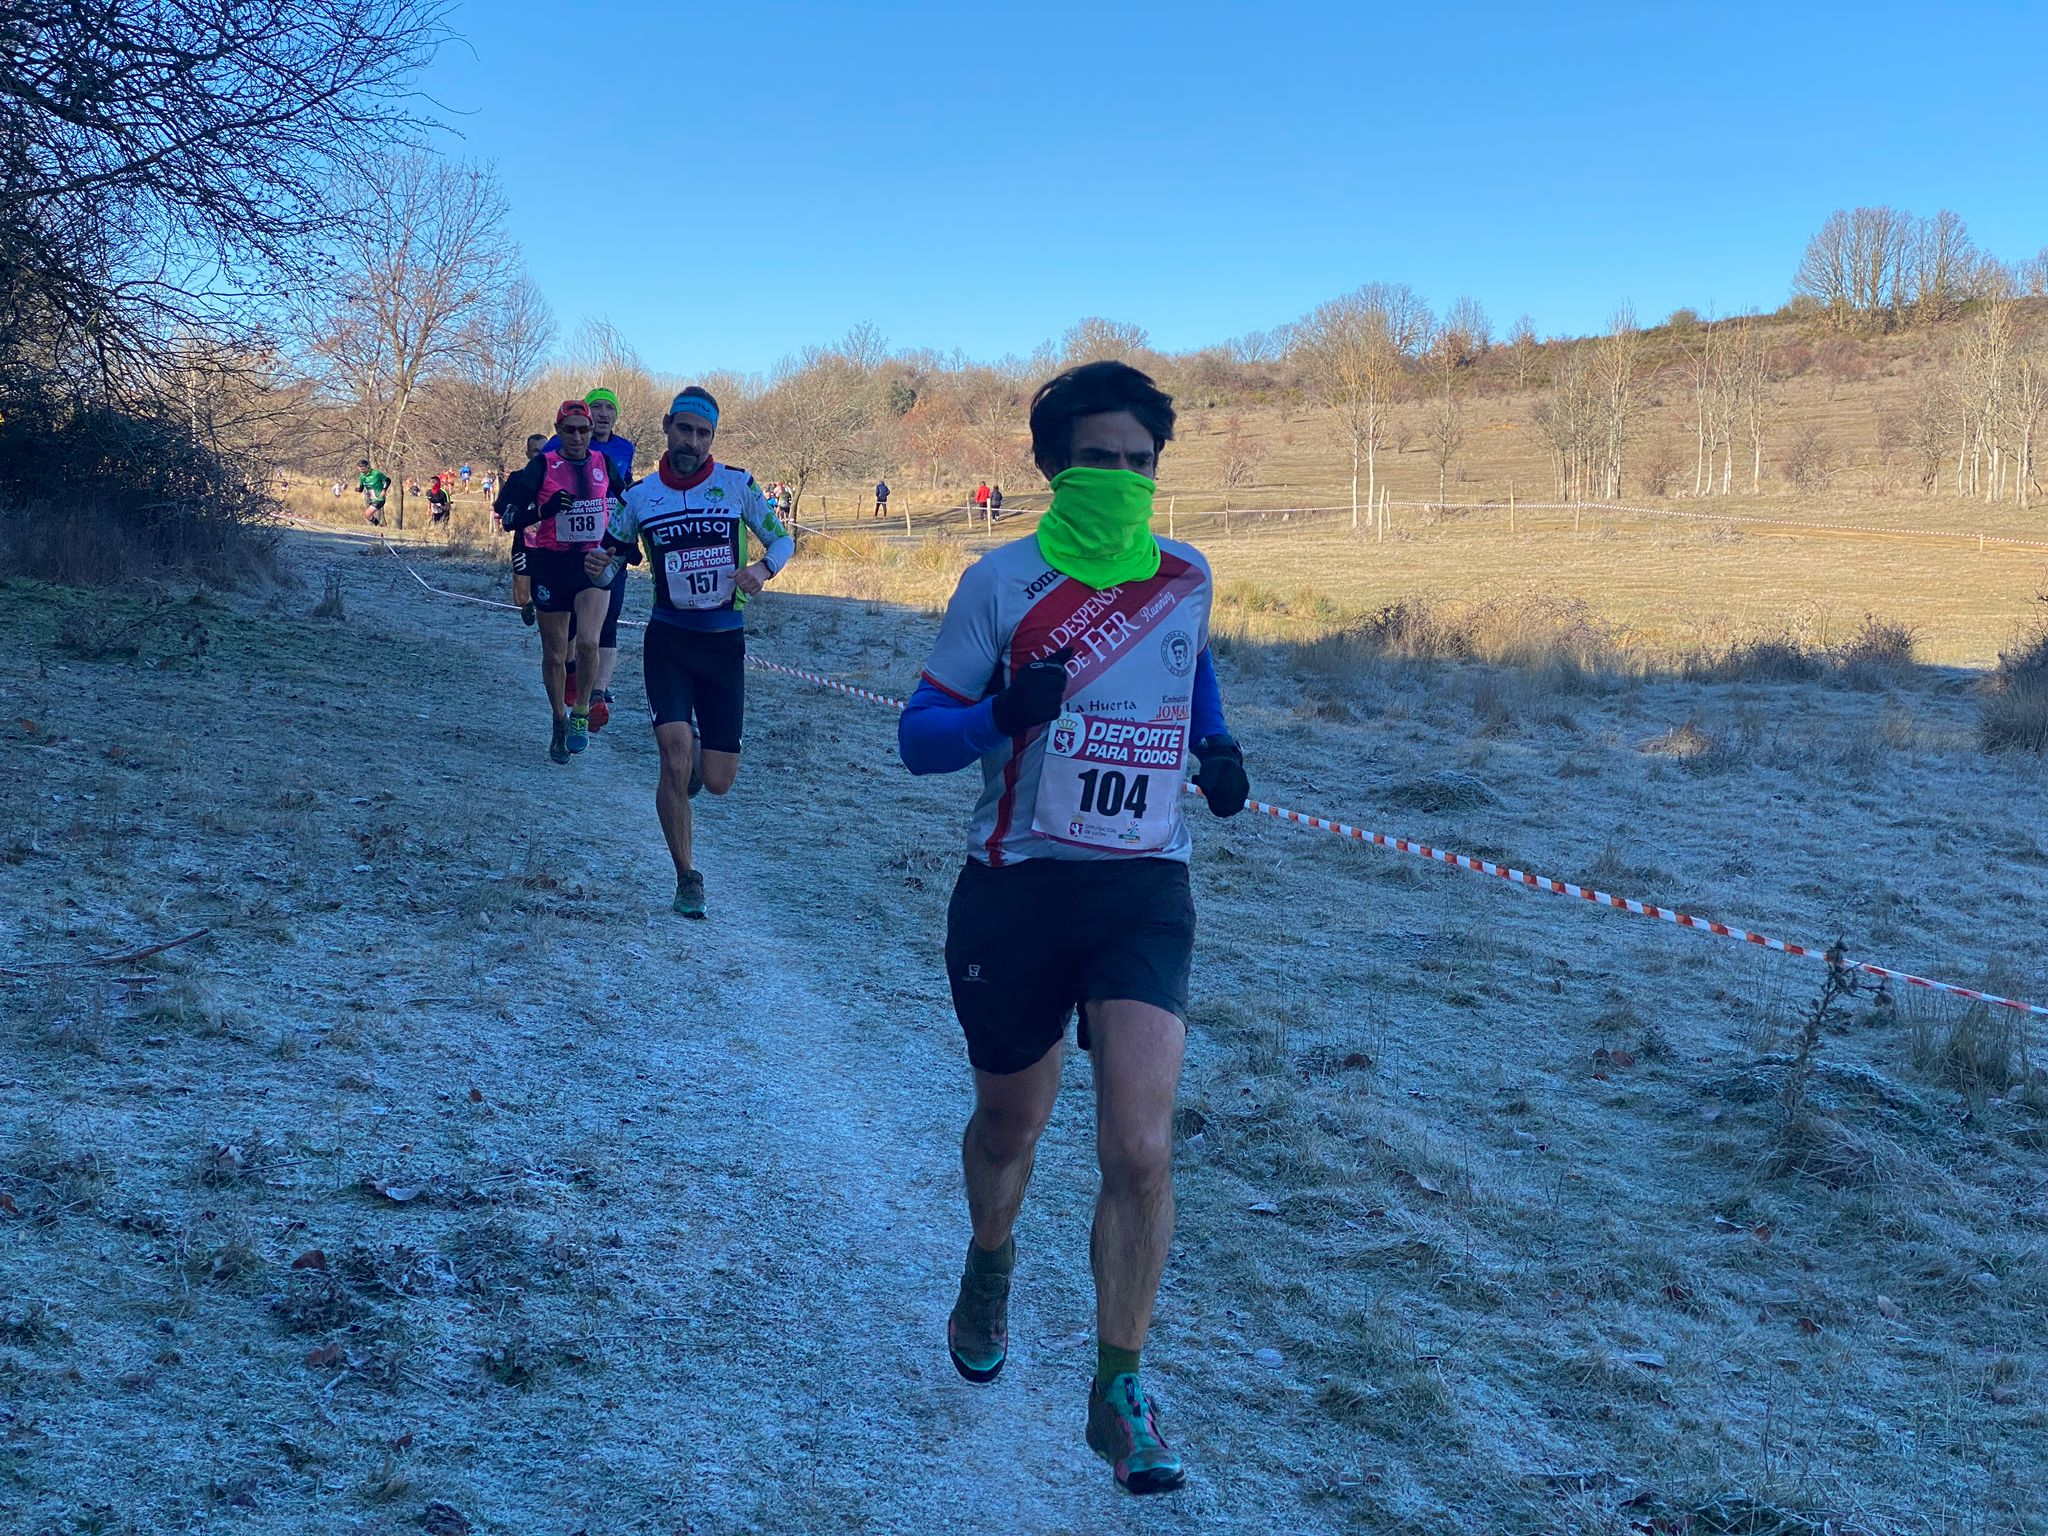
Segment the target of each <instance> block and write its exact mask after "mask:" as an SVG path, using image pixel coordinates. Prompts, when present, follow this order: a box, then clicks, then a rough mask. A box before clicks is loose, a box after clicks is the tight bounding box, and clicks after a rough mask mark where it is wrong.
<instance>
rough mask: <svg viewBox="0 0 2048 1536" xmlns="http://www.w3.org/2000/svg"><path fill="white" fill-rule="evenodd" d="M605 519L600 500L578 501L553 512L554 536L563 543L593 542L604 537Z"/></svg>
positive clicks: (602, 504)
mask: <svg viewBox="0 0 2048 1536" xmlns="http://www.w3.org/2000/svg"><path fill="white" fill-rule="evenodd" d="M605 521H606V519H605V508H604V503H603V502H602V501H579V502H577V503H576V504H575V505H574V506H573V507H570V508H569V509H568V510H567V511H565V512H557V513H556V514H555V538H556V540H557V542H559V543H563V544H595V543H596V542H597V541H598V540H599V539H601V538H603V537H604V530H605Z"/></svg>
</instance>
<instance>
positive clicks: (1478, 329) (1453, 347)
mask: <svg viewBox="0 0 2048 1536" xmlns="http://www.w3.org/2000/svg"><path fill="white" fill-rule="evenodd" d="M1436 344H1437V346H1438V347H1439V348H1440V349H1442V350H1443V351H1445V352H1446V353H1448V355H1449V356H1450V358H1451V361H1452V364H1453V366H1455V367H1459V368H1469V367H1471V366H1472V365H1473V364H1474V363H1476V362H1478V361H1479V359H1481V358H1482V357H1484V356H1486V354H1487V352H1488V350H1489V349H1491V348H1492V346H1493V322H1492V321H1490V320H1488V319H1487V318H1486V311H1485V309H1484V308H1483V307H1481V305H1480V303H1479V301H1478V300H1477V299H1475V298H1472V297H1470V296H1469V295H1466V296H1461V297H1460V298H1459V299H1458V300H1457V302H1456V303H1454V304H1452V305H1451V307H1450V308H1449V309H1448V310H1446V311H1445V312H1444V318H1443V323H1442V324H1441V325H1439V326H1438V327H1437V337H1436Z"/></svg>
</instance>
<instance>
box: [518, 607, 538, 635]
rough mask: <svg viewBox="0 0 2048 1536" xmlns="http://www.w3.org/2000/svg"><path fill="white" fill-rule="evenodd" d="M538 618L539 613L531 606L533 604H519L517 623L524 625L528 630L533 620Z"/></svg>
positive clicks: (531, 626)
mask: <svg viewBox="0 0 2048 1536" xmlns="http://www.w3.org/2000/svg"><path fill="white" fill-rule="evenodd" d="M539 616H540V612H539V610H538V609H536V608H535V607H534V606H533V604H531V603H521V604H520V605H519V622H520V623H522V624H524V625H525V626H526V627H527V628H528V629H531V628H533V624H534V620H535V619H537V618H538V617H539Z"/></svg>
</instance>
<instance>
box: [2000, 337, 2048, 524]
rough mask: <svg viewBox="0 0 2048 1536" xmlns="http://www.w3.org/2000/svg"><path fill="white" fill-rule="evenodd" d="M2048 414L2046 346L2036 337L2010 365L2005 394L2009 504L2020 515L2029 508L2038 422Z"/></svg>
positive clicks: (2038, 433) (2035, 471) (2031, 503)
mask: <svg viewBox="0 0 2048 1536" xmlns="http://www.w3.org/2000/svg"><path fill="white" fill-rule="evenodd" d="M2044 414H2048V345H2044V344H2043V342H2042V340H2041V339H2040V338H2039V337H2036V338H2035V339H2034V341H2033V342H2032V343H2031V344H2030V345H2028V346H2027V347H2026V348H2025V349H2024V350H2022V351H2021V352H2020V353H2019V354H2018V356H2016V357H2015V358H2014V359H2013V363H2012V381H2011V384H2010V387H2008V388H2007V390H2006V392H2005V428H2006V431H2007V433H2008V434H2009V435H2010V441H2011V443H2012V467H2013V500H2014V501H2015V502H2016V503H2017V504H2018V505H2019V507H2020V509H2021V510H2022V511H2025V510H2026V509H2027V508H2028V507H2030V506H2032V505H2033V499H2034V484H2035V478H2036V474H2037V466H2036V462H2035V460H2036V457H2037V454H2038V444H2039V441H2040V435H2041V421H2042V417H2043V415H2044Z"/></svg>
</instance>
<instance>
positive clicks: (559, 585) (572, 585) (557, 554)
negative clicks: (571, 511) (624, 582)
mask: <svg viewBox="0 0 2048 1536" xmlns="http://www.w3.org/2000/svg"><path fill="white" fill-rule="evenodd" d="M526 576H527V579H528V580H529V581H531V582H532V583H533V606H534V607H536V608H538V609H539V610H540V611H541V612H542V613H573V612H575V611H576V594H577V593H578V592H582V591H585V590H587V589H588V588H589V587H590V586H591V580H590V577H589V576H588V575H587V574H585V572H584V569H583V551H582V550H580V549H533V548H531V547H529V548H528V549H527V551H526ZM614 579H616V578H614Z"/></svg>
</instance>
